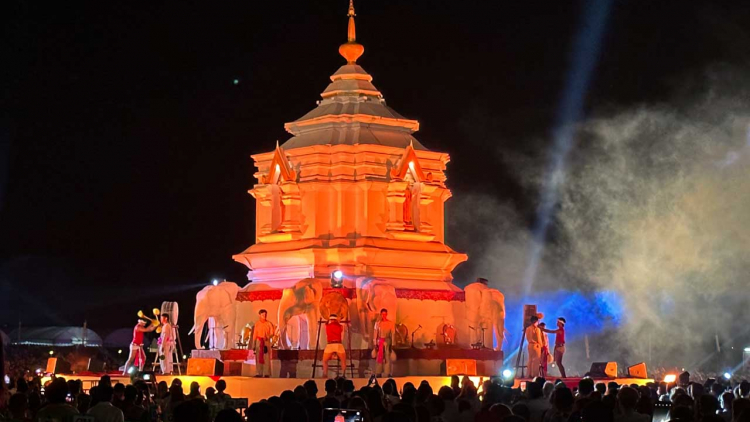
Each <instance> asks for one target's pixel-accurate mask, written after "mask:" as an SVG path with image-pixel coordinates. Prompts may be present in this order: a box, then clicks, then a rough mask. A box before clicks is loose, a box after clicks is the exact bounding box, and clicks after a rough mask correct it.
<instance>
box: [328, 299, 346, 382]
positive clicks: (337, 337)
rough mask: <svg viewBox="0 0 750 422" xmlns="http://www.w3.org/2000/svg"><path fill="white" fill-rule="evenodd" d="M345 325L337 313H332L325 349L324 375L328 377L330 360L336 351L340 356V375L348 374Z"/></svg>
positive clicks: (329, 318)
mask: <svg viewBox="0 0 750 422" xmlns="http://www.w3.org/2000/svg"><path fill="white" fill-rule="evenodd" d="M343 338H344V326H343V325H341V323H340V322H339V317H338V315H336V314H331V316H330V317H328V322H327V323H326V341H327V343H328V344H326V348H325V350H323V377H324V378H328V361H329V360H331V357H332V356H333V354H334V353H335V354H336V356H338V358H339V365H340V370H341V372H340V373H339V375H345V374H346V349H344V343H343V341H342V340H343Z"/></svg>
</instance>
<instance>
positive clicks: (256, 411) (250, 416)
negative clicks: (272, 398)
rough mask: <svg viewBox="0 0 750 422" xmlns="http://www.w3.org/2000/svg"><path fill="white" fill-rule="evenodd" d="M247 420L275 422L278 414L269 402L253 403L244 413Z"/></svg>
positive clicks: (252, 421)
mask: <svg viewBox="0 0 750 422" xmlns="http://www.w3.org/2000/svg"><path fill="white" fill-rule="evenodd" d="M245 416H247V420H248V421H251V422H277V421H278V420H279V413H278V412H277V410H276V408H275V407H274V406H273V405H272V404H271V403H270V402H258V403H253V404H251V405H250V407H248V408H247V411H245Z"/></svg>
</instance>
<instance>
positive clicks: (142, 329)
mask: <svg viewBox="0 0 750 422" xmlns="http://www.w3.org/2000/svg"><path fill="white" fill-rule="evenodd" d="M155 329H156V326H155V325H151V326H150V327H146V321H145V320H142V319H140V318H139V319H138V323H137V324H135V328H133V342H132V343H130V355H128V361H127V362H125V366H124V367H123V369H122V374H123V375H127V374H128V367H130V364H133V363H134V364H135V366H136V367H138V372H142V371H143V365H144V364H145V363H146V354H145V353H143V333H150V332H152V331H154V330H155Z"/></svg>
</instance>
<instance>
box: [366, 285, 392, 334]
mask: <svg viewBox="0 0 750 422" xmlns="http://www.w3.org/2000/svg"><path fill="white" fill-rule="evenodd" d="M381 309H387V310H388V314H389V319H391V320H395V319H396V288H395V287H393V286H392V285H390V284H388V283H386V282H384V281H382V280H378V279H372V278H367V279H362V280H361V281H360V280H358V281H357V311H358V313H359V324H360V332H361V334H362V335H363V337H364V339H365V340H366V341H367V342H368V343H369V342H371V341H372V335H373V330H374V328H375V322H376V321H377V319H378V318H379V316H380V310H381Z"/></svg>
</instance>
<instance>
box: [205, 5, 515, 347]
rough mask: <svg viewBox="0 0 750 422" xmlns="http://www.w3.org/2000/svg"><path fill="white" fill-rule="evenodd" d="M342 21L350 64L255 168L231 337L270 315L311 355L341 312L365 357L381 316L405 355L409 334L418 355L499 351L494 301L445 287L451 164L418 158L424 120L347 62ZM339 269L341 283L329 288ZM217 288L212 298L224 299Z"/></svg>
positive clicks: (481, 290) (486, 293)
mask: <svg viewBox="0 0 750 422" xmlns="http://www.w3.org/2000/svg"><path fill="white" fill-rule="evenodd" d="M348 16H349V30H348V41H347V42H346V43H345V44H343V45H342V46H341V47H340V48H339V52H340V54H341V55H342V56H343V57H344V59H345V60H346V64H344V65H343V66H341V67H340V68H339V69H338V70H337V71H336V72H335V73H334V74H333V75H332V76H331V78H330V79H331V83H330V84H329V85H328V87H327V88H326V89H325V90H324V91H323V93H322V94H321V97H322V100H320V101H318V105H317V107H316V108H314V109H313V110H311V111H310V112H309V113H307V114H305V115H304V116H302V117H300V118H299V119H297V120H295V121H293V122H290V123H287V124H286V125H285V126H284V127H285V129H286V130H287V132H289V133H290V134H291V135H292V137H291V138H290V139H289V140H287V141H286V142H284V143H283V144H282V145H279V144H278V143H277V144H276V147H275V148H274V149H273V150H272V151H269V152H266V153H261V154H256V155H253V156H252V158H253V160H254V161H255V166H256V167H257V169H258V171H257V172H256V173H255V178H256V179H257V183H256V184H255V185H254V186H253V188H252V189H251V190H250V191H249V192H250V194H251V195H252V196H253V197H254V198H255V199H256V239H255V244H254V245H252V246H250V247H249V248H248V249H247V250H245V251H243V252H241V253H239V254H237V255H234V256H233V258H234V260H235V261H237V262H240V263H242V264H244V265H246V266H247V267H248V269H249V270H250V271H249V273H248V279H249V280H250V283H249V284H247V285H246V286H245V287H244V288H242V289H239V288H237V289H238V290H239V291H238V292H237V293H236V297H235V303H234V304H233V305H232V307H233V309H234V310H233V311H232V312H233V315H228V316H225V317H223V318H222V319H223V320H225V322H226V324H227V325H229V327H228V328H227V331H226V334H227V336H231V337H230V338H232V339H234V338H236V335H237V333H238V330H237V328H238V327H240V326H242V325H245V323H246V322H254V321H256V320H257V318H258V316H257V313H258V310H259V309H266V310H267V311H268V312H269V318H270V319H271V320H272V321H273V322H274V323H276V322H277V321H278V325H279V328H280V330H281V341H280V348H281V349H291V348H293V349H302V350H306V349H308V350H309V349H314V347H315V342H316V335H317V328H318V324H317V321H318V320H319V318H327V316H328V314H330V313H337V314H338V315H339V316H343V317H344V318H345V319H349V320H350V321H351V332H352V340H353V342H352V346H353V347H354V348H355V349H360V348H367V347H368V344H369V342H370V341H371V336H372V329H373V326H374V324H375V322H376V320H377V318H378V317H379V316H378V311H379V310H380V309H382V308H385V309H388V310H389V313H390V316H391V319H394V318H395V321H396V323H397V324H400V326H399V332H400V333H401V334H402V336H406V338H402V339H401V341H402V344H400V345H401V346H405V345H408V346H410V345H411V344H410V343H411V333H414V332H415V331H416V333H415V335H414V344H415V345H416V346H418V347H421V346H422V345H423V344H427V343H431V342H434V343H436V345H437V347H442V346H450V347H461V348H465V349H468V348H469V347H470V345H471V344H473V343H478V342H479V341H480V338H481V337H482V334H483V333H484V342H485V343H486V344H487V346H488V347H490V348H491V347H492V345H493V337H494V338H495V339H499V340H500V341H499V342H498V343H499V344H498V346H501V345H502V338H503V337H502V336H503V327H504V317H505V310H504V303H503V297H502V294H500V292H498V291H497V290H493V289H489V288H488V287H487V286H486V284H482V283H474V284H472V285H470V286H468V287H467V289H466V291H464V290H461V289H460V288H458V287H456V286H455V285H454V284H453V282H452V280H453V276H452V274H451V273H452V271H453V269H454V268H455V267H456V266H457V265H458V264H460V263H461V262H464V261H466V259H467V258H468V257H467V256H466V254H463V253H459V252H456V251H454V250H453V249H451V248H450V247H449V246H448V245H446V244H445V231H444V226H445V224H444V223H445V212H444V203H445V201H446V200H448V199H449V198H450V197H451V191H450V190H449V189H448V188H447V187H446V185H445V181H446V175H445V170H446V165H447V164H448V162H449V161H450V157H449V156H448V154H446V153H442V152H436V151H430V150H428V149H427V148H425V147H424V146H423V145H422V144H421V143H420V142H419V141H418V140H417V139H416V138H414V136H413V134H414V132H416V131H417V130H418V129H419V122H417V121H416V120H411V119H407V118H405V117H403V116H401V115H400V114H399V113H397V112H396V111H394V110H393V109H391V108H390V107H388V106H387V105H386V103H385V99H384V98H383V95H382V94H381V93H380V91H379V90H378V89H377V88H376V87H375V86H374V85H373V83H372V76H370V75H369V74H368V73H367V72H366V71H365V70H364V69H363V68H362V67H361V66H360V65H358V64H357V63H356V62H357V59H358V58H359V57H360V56H361V55H362V53H363V52H364V47H363V46H362V45H361V44H359V43H357V41H356V31H355V25H354V16H355V15H354V7H353V5H351V3H350V7H349V15H348ZM337 270H340V271H341V272H342V273H343V283H342V284H343V285H341V286H333V287H332V286H331V274H332V273H333V272H334V271H337ZM224 284H227V283H222V285H224ZM222 285H220V286H216V288H224V289H227V288H229V287H222ZM211 289H214V287H212V286H209V287H207V288H206V289H205V290H207V291H208V290H211ZM231 289H234V288H230V290H231ZM229 295H230V296H231V295H232V293H231V292H230V293H229ZM200 301H201V300H200V295H199V305H200ZM207 307H208V308H214V307H213V306H207ZM225 309H228V308H225ZM207 313H216V312H215V311H207V312H199V310H198V309H196V324H202V322H201V321H200V319H201V318H203V316H199V314H200V315H204V314H207ZM217 326H221V324H218V325H217ZM470 327H472V328H470ZM483 329H484V330H486V332H485V331H484V330H483ZM324 337H325V336H324V335H323V336H322V337H321V340H322V341H323V342H322V344H325V341H324V340H325V339H324ZM230 343H232V341H230V342H226V343H225V346H226V347H229V346H230ZM407 343H408V344H407ZM446 343H447V344H446Z"/></svg>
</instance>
